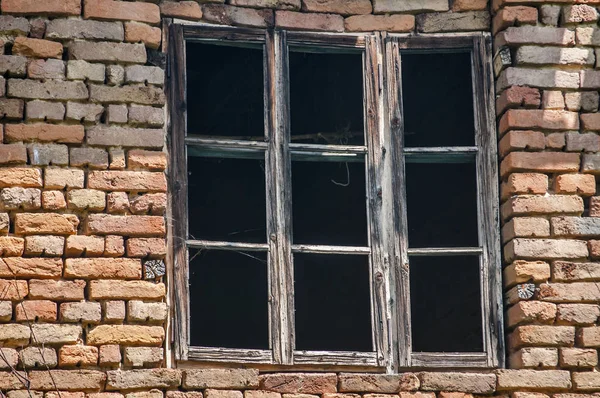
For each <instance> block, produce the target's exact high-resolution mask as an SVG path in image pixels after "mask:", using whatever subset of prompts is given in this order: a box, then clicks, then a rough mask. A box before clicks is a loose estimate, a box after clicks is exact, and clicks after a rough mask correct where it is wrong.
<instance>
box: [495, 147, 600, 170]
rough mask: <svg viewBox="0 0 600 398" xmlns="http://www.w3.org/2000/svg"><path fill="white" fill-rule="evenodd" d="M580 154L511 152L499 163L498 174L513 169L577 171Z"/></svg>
mask: <svg viewBox="0 0 600 398" xmlns="http://www.w3.org/2000/svg"><path fill="white" fill-rule="evenodd" d="M580 156H581V155H579V154H578V153H561V152H543V153H529V152H512V153H510V154H508V155H507V156H506V157H505V158H504V160H503V161H502V163H501V164H500V174H501V175H502V176H505V175H507V174H509V173H513V172H515V171H534V172H542V173H561V172H562V173H567V172H577V171H579V159H580ZM599 169H600V168H599Z"/></svg>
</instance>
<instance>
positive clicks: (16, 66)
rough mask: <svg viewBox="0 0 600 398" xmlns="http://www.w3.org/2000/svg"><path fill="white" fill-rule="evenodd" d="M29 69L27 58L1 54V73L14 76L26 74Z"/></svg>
mask: <svg viewBox="0 0 600 398" xmlns="http://www.w3.org/2000/svg"><path fill="white" fill-rule="evenodd" d="M26 70H27V58H26V57H21V56H19V55H1V54H0V74H1V75H6V74H8V75H9V76H12V77H22V76H25V72H26Z"/></svg>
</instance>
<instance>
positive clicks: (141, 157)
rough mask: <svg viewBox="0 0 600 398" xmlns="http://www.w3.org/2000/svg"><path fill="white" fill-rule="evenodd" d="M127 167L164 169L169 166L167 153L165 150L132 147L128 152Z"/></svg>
mask: <svg viewBox="0 0 600 398" xmlns="http://www.w3.org/2000/svg"><path fill="white" fill-rule="evenodd" d="M127 167H128V168H130V169H149V170H164V169H166V168H167V155H166V154H165V153H164V152H158V151H145V150H142V149H132V150H131V151H129V152H128V153H127Z"/></svg>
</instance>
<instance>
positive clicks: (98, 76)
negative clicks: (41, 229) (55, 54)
mask: <svg viewBox="0 0 600 398" xmlns="http://www.w3.org/2000/svg"><path fill="white" fill-rule="evenodd" d="M105 74H106V66H105V65H104V64H91V63H89V62H87V61H82V60H73V61H68V62H67V79H69V80H87V81H90V82H95V83H104V78H105Z"/></svg>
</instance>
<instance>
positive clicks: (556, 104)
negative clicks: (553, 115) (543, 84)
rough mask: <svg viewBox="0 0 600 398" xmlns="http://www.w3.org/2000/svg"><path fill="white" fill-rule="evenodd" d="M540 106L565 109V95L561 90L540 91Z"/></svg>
mask: <svg viewBox="0 0 600 398" xmlns="http://www.w3.org/2000/svg"><path fill="white" fill-rule="evenodd" d="M542 108H544V109H558V110H563V109H565V97H564V96H563V93H562V91H558V90H544V92H543V93H542Z"/></svg>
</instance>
